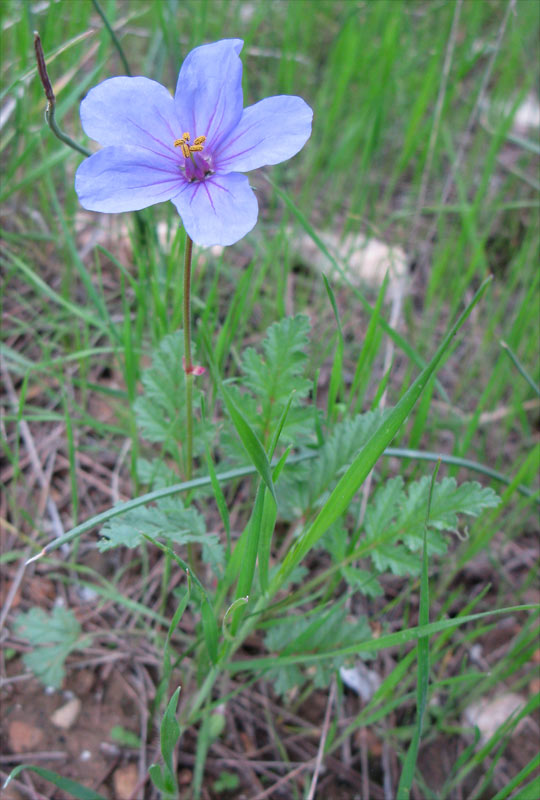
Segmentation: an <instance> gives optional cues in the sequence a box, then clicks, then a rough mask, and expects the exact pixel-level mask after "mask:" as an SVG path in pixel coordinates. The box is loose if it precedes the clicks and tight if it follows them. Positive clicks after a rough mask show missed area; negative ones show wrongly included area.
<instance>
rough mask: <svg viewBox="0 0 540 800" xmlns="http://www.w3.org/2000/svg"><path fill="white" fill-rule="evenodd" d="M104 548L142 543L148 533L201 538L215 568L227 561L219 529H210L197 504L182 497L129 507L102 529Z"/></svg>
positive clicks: (175, 540)
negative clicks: (185, 501)
mask: <svg viewBox="0 0 540 800" xmlns="http://www.w3.org/2000/svg"><path fill="white" fill-rule="evenodd" d="M101 536H102V538H101V539H100V540H99V543H98V547H99V549H100V550H101V551H105V550H110V549H112V548H113V547H130V548H133V547H138V545H140V544H141V543H142V542H143V541H144V539H145V537H148V538H149V539H151V540H153V541H156V540H158V539H163V540H165V541H167V542H169V543H172V544H177V545H186V544H188V543H189V542H198V543H200V544H201V545H202V547H203V556H204V559H205V561H208V563H210V564H211V565H212V568H213V569H214V570H217V569H218V567H219V566H220V565H221V564H222V563H223V557H224V554H223V546H222V544H221V542H220V541H219V537H218V535H217V534H215V533H207V532H206V526H205V522H204V518H203V516H202V515H201V514H199V512H198V511H197V510H196V509H195V508H193V507H190V508H184V505H183V503H182V501H181V499H180V498H179V497H176V498H174V499H173V498H163V499H162V500H158V502H157V503H156V504H155V506H150V507H144V506H143V507H142V508H137V509H133V510H132V511H127V512H126V513H125V514H122V516H119V517H113V518H112V519H110V520H108V522H106V524H105V525H104V526H103V528H102V529H101Z"/></svg>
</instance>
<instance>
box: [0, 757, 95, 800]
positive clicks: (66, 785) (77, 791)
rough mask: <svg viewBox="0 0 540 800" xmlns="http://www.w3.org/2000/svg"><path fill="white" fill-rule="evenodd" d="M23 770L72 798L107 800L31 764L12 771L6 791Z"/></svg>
mask: <svg viewBox="0 0 540 800" xmlns="http://www.w3.org/2000/svg"><path fill="white" fill-rule="evenodd" d="M23 770H28V772H35V774H36V775H39V777H40V778H43V779H44V780H46V781H49V783H52V784H53V786H56V788H57V789H62V791H64V792H67V793H68V794H70V795H71V796H72V797H75V798H77V800H106V799H105V797H103V795H102V794H98V793H97V792H95V791H94V790H93V789H89V788H88V787H87V786H83V785H82V784H80V783H77V781H72V780H71V779H70V778H63V777H62V776H61V775H58V773H56V772H52V771H51V770H50V769H43V767H33V766H31V765H29V764H19V766H17V767H15V769H12V770H11V772H10V773H9V775H8V777H7V780H6V782H5V783H4V789H5V788H6V786H7V785H8V784H9V783H10V781H11V780H12V779H13V778H16V777H17V775H19V774H20V773H21V772H23Z"/></svg>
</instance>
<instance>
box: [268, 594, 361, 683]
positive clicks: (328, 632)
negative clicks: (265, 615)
mask: <svg viewBox="0 0 540 800" xmlns="http://www.w3.org/2000/svg"><path fill="white" fill-rule="evenodd" d="M370 638H371V630H370V627H369V624H368V622H367V620H366V619H365V618H364V617H360V618H355V619H348V618H347V612H346V611H345V610H344V608H343V604H342V603H336V604H334V605H331V606H330V607H329V608H328V609H321V610H315V611H314V612H311V613H309V614H306V615H305V616H299V615H294V616H291V617H288V618H286V619H280V620H279V621H277V622H275V623H273V624H272V627H271V628H270V629H269V631H268V633H267V634H266V636H265V644H266V647H267V648H268V650H270V651H272V652H276V653H278V654H279V656H289V655H291V654H293V653H294V654H295V655H298V663H297V664H288V665H286V666H278V667H276V668H275V669H273V670H270V673H269V675H268V677H269V678H270V680H272V681H273V683H274V689H275V691H276V692H277V694H281V695H283V694H286V693H287V692H288V691H289V690H290V689H292V688H294V687H298V688H301V687H302V686H303V685H304V684H305V683H306V681H307V680H308V676H307V675H306V674H305V673H303V672H302V670H301V669H300V667H301V665H302V655H303V654H307V653H324V652H325V651H329V650H333V649H338V648H339V647H343V646H345V645H352V644H354V643H355V642H362V641H365V640H367V639H370ZM344 662H345V657H344V656H338V657H329V658H328V660H321V661H319V662H318V663H317V664H316V667H315V673H314V675H313V676H312V677H311V680H312V681H313V685H314V686H315V687H317V686H318V687H326V686H328V684H329V682H330V677H331V675H332V673H333V672H335V671H336V670H337V669H339V667H340V666H342V664H344Z"/></svg>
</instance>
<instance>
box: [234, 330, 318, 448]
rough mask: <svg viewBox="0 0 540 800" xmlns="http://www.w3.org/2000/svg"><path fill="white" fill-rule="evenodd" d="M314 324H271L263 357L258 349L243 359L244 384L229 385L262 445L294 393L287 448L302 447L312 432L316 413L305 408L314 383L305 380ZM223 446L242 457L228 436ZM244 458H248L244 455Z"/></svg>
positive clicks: (283, 439) (284, 441)
mask: <svg viewBox="0 0 540 800" xmlns="http://www.w3.org/2000/svg"><path fill="white" fill-rule="evenodd" d="M309 329H310V325H309V319H308V317H306V316H304V315H302V314H298V315H297V316H295V317H285V318H284V319H282V320H280V321H279V322H275V323H274V324H273V325H271V326H270V327H269V328H268V330H267V332H266V337H265V338H264V340H263V342H262V346H261V349H262V352H258V351H257V350H256V349H255V348H253V347H248V348H247V349H246V350H244V352H243V354H242V358H241V364H240V371H241V379H240V385H241V386H242V389H240V388H239V386H238V385H230V384H229V385H228V390H229V393H230V395H231V396H232V398H233V400H234V402H235V404H236V406H237V407H238V408H241V409H242V413H243V415H244V417H245V419H246V420H247V422H248V423H249V425H250V426H251V428H252V430H253V431H254V432H255V433H256V435H257V436H258V438H259V439H260V441H261V442H263V444H265V445H268V443H269V441H270V439H271V436H272V434H273V432H274V429H275V427H276V425H277V423H278V421H279V419H280V417H281V415H282V413H283V411H284V409H285V408H286V406H287V403H288V402H289V399H290V397H291V393H292V392H294V395H293V398H292V401H291V407H290V409H289V412H288V414H287V417H286V419H285V423H284V425H283V430H282V431H281V436H280V442H281V444H282V445H287V444H290V443H294V444H298V441H299V440H301V439H302V438H305V437H306V436H307V435H309V434H310V432H311V431H312V429H313V411H312V410H309V409H308V408H307V407H306V406H305V405H304V404H303V403H302V401H303V399H304V398H305V397H306V395H307V394H308V392H309V391H310V389H311V386H312V383H311V381H310V380H308V379H307V378H306V377H305V370H306V366H307V360H308V356H307V352H306V351H307V348H308V345H309V339H308V334H309ZM223 446H224V448H225V450H226V451H227V452H229V453H230V454H231V455H237V456H238V455H240V451H239V449H238V444H237V443H236V441H235V439H233V438H232V437H231V436H230V434H228V432H227V431H224V432H223ZM241 455H242V458H244V455H243V453H242V454H241Z"/></svg>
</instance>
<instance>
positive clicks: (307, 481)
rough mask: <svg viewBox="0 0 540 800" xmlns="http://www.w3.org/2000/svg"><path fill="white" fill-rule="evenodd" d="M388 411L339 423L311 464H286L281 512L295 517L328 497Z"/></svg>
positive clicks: (368, 414) (369, 413) (370, 412)
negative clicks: (287, 465) (289, 465)
mask: <svg viewBox="0 0 540 800" xmlns="http://www.w3.org/2000/svg"><path fill="white" fill-rule="evenodd" d="M388 413H389V412H384V413H383V412H380V411H368V412H367V413H366V414H359V415H358V416H356V417H354V418H353V419H345V420H343V421H342V422H339V423H338V424H337V425H336V426H335V427H334V429H333V431H332V433H331V435H330V436H329V437H328V438H327V439H326V441H325V443H324V445H323V446H322V447H321V448H320V450H319V451H318V453H317V456H316V458H314V459H313V460H311V461H310V462H309V464H298V465H294V466H291V467H286V468H285V470H284V473H283V478H282V481H281V483H280V486H279V487H278V489H277V493H278V498H279V508H280V513H281V514H282V515H283V513H284V514H285V516H286V518H291V519H294V518H297V517H299V516H303V515H305V514H306V513H307V512H309V510H310V509H313V508H314V507H315V506H316V505H317V504H318V502H320V500H321V499H326V498H327V493H328V491H329V490H330V489H331V488H332V487H333V486H334V485H335V483H336V481H337V479H338V478H339V476H340V475H341V474H343V472H344V471H345V469H346V468H347V467H348V466H349V465H350V464H351V462H352V461H353V459H354V457H355V456H356V455H357V454H358V452H359V451H360V449H361V448H362V447H363V446H364V445H365V444H366V442H367V441H368V440H369V439H370V437H371V436H372V435H373V434H374V433H375V431H376V430H377V428H378V427H379V426H380V424H381V422H382V420H383V419H384V416H385V414H388Z"/></svg>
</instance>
